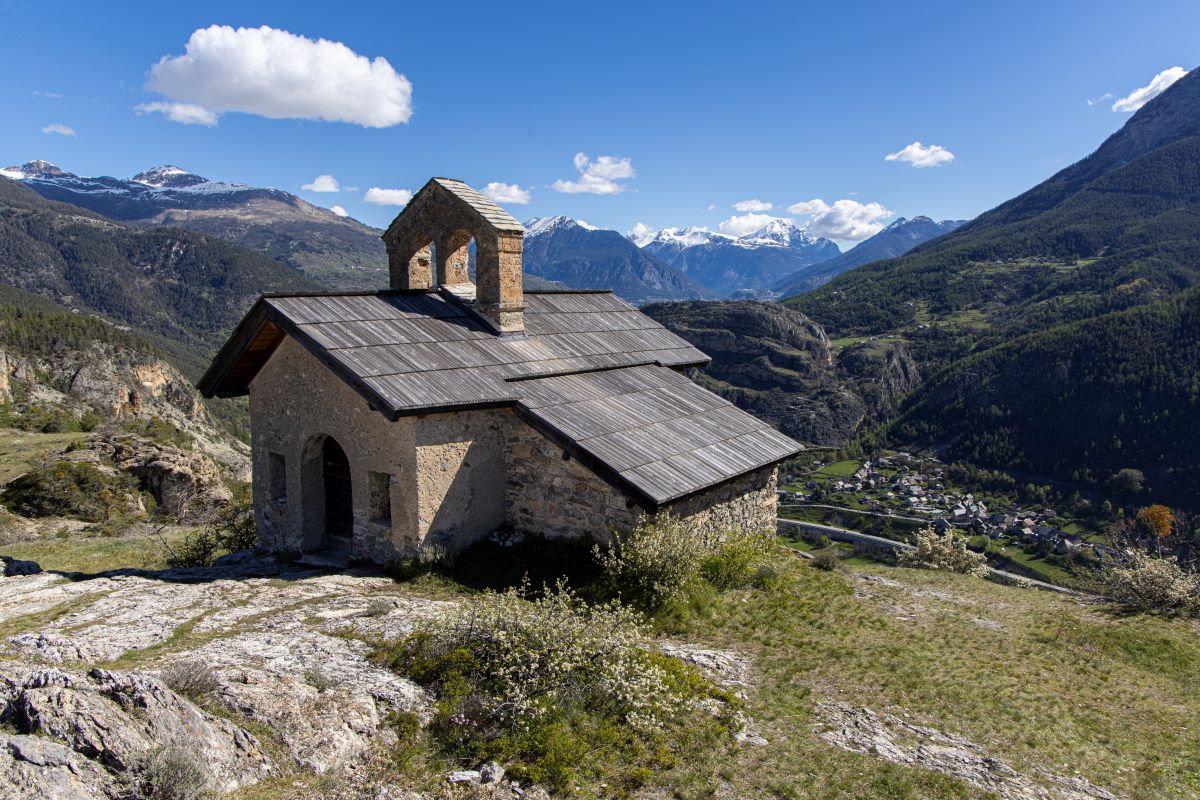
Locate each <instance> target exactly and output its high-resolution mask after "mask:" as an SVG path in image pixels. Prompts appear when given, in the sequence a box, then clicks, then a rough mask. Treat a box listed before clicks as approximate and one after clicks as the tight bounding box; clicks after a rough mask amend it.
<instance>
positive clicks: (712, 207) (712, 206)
mask: <svg viewBox="0 0 1200 800" xmlns="http://www.w3.org/2000/svg"><path fill="white" fill-rule="evenodd" d="M708 210H709V211H716V210H717V204H716V203H709V204H708Z"/></svg>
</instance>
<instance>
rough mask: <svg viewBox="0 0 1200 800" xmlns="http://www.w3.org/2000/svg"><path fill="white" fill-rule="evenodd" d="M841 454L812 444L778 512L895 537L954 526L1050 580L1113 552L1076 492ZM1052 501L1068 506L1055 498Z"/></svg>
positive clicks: (1017, 568)
mask: <svg viewBox="0 0 1200 800" xmlns="http://www.w3.org/2000/svg"><path fill="white" fill-rule="evenodd" d="M839 455H843V454H838V453H836V452H835V453H828V452H822V451H811V452H810V454H808V455H807V457H801V458H798V459H795V460H793V461H791V462H788V463H787V464H786V465H785V466H784V468H783V469H781V472H780V476H779V489H778V497H779V514H780V517H781V518H786V519H795V520H800V521H806V522H812V523H816V524H819V525H826V526H829V527H831V528H845V529H848V530H850V531H861V532H864V533H869V534H875V535H879V536H882V537H883V538H887V539H896V540H900V541H911V539H912V537H913V535H914V534H915V533H916V531H918V530H920V529H922V528H925V527H927V526H932V527H933V529H934V530H936V531H937V532H938V533H939V534H945V533H946V532H948V531H950V530H956V531H959V532H962V533H964V534H966V535H968V536H969V537H970V546H971V548H972V549H974V550H976V551H979V552H984V553H986V554H987V555H988V557H989V561H990V562H991V563H992V564H993V566H997V567H1000V568H1003V569H1005V570H1009V571H1013V572H1016V573H1018V574H1022V575H1025V576H1027V577H1031V578H1035V579H1039V580H1044V581H1047V582H1050V583H1056V584H1067V585H1073V584H1075V583H1076V577H1077V575H1076V573H1085V572H1087V571H1091V570H1093V569H1094V568H1095V567H1097V566H1099V565H1100V564H1102V563H1103V560H1104V559H1105V558H1109V559H1112V558H1114V557H1116V556H1117V555H1119V554H1117V553H1116V552H1115V551H1114V550H1113V549H1112V548H1111V547H1109V546H1106V544H1104V542H1105V541H1106V540H1105V538H1104V537H1103V535H1102V534H1101V532H1100V530H1099V529H1098V528H1099V526H1097V525H1096V524H1095V521H1094V520H1093V519H1090V518H1087V517H1084V516H1083V515H1079V517H1078V518H1076V517H1075V516H1073V515H1072V514H1071V513H1070V511H1067V508H1068V507H1070V508H1072V510H1074V509H1078V508H1079V507H1080V506H1084V507H1088V504H1087V502H1086V501H1082V502H1080V501H1079V499H1078V498H1073V499H1072V498H1061V497H1059V498H1057V499H1055V500H1050V499H1047V501H1046V502H1043V503H1040V504H1038V503H1032V502H1023V501H1022V499H1021V498H1018V497H1017V496H1015V494H1014V493H1010V492H996V491H989V490H980V489H978V488H973V487H972V488H969V487H967V486H964V485H961V483H960V481H959V480H956V476H952V473H953V472H954V470H953V469H952V468H951V467H950V466H949V465H947V464H945V463H943V462H942V461H940V460H939V459H938V458H937V457H935V456H933V455H930V454H913V453H910V452H906V451H903V450H894V451H886V452H883V453H879V454H877V455H874V456H873V457H870V458H839ZM1058 500H1063V501H1065V502H1066V504H1067V505H1064V506H1062V507H1061V508H1055V507H1053V506H1052V505H1051V503H1056V502H1057V501H1058ZM831 532H832V531H831ZM834 538H836V534H835V536H834Z"/></svg>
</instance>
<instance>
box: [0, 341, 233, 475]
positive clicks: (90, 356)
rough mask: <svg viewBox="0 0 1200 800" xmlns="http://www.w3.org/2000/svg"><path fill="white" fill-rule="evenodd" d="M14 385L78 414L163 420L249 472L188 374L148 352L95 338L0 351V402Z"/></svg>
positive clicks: (12, 393) (12, 391)
mask: <svg viewBox="0 0 1200 800" xmlns="http://www.w3.org/2000/svg"><path fill="white" fill-rule="evenodd" d="M18 389H19V390H20V391H21V392H22V393H23V394H25V395H27V396H28V397H29V398H30V399H31V400H34V401H37V402H40V403H43V404H47V405H52V406H58V407H61V408H63V409H64V410H66V411H68V412H69V413H73V414H75V415H76V416H79V415H81V414H83V413H84V412H85V411H89V410H90V411H94V412H96V413H98V414H99V415H100V416H101V417H103V418H105V419H112V420H117V421H138V422H146V421H151V420H161V421H164V422H166V423H168V424H169V425H171V426H172V427H174V428H176V429H177V430H180V431H182V432H184V433H186V434H188V435H189V436H190V437H191V438H192V439H193V441H194V442H195V446H196V449H197V450H199V451H200V452H201V453H203V454H205V455H207V456H208V457H209V458H211V459H213V460H214V461H216V462H217V463H219V464H222V465H223V466H225V467H226V468H227V469H228V470H229V471H230V473H231V474H233V475H234V476H235V477H237V478H238V479H239V480H245V479H247V478H248V477H249V474H250V449H249V447H247V446H246V445H245V444H243V443H242V442H240V441H238V440H236V439H234V438H233V437H232V436H230V435H229V434H227V433H225V432H223V431H221V430H220V429H219V428H218V426H217V423H216V421H215V420H214V419H213V418H212V416H211V415H210V414H209V413H208V409H207V408H206V407H205V406H204V404H203V402H202V401H201V399H200V395H199V393H198V392H197V391H196V389H195V387H194V386H192V383H191V381H189V380H188V379H187V378H185V377H184V376H183V375H182V374H181V373H180V372H179V371H178V370H177V369H175V368H174V367H173V366H171V365H170V364H168V363H167V362H165V361H163V360H162V359H160V358H158V357H157V356H154V355H152V354H150V353H145V352H141V351H138V350H132V349H129V348H126V347H118V346H115V345H112V344H107V343H104V342H99V341H94V342H92V344H91V345H90V346H88V347H86V348H82V349H68V350H62V351H56V352H53V353H51V354H48V355H47V354H40V355H39V354H24V353H16V352H11V351H9V352H5V351H0V401H3V402H12V401H13V400H14V397H15V394H16V392H17V390H18Z"/></svg>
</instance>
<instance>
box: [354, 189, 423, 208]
mask: <svg viewBox="0 0 1200 800" xmlns="http://www.w3.org/2000/svg"><path fill="white" fill-rule="evenodd" d="M409 200H412V192H410V191H409V190H408V189H381V188H380V187H378V186H372V187H371V188H370V189H367V193H366V194H364V195H363V202H365V203H372V204H374V205H377V206H406V205H408V201H409Z"/></svg>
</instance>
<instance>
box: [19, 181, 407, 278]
mask: <svg viewBox="0 0 1200 800" xmlns="http://www.w3.org/2000/svg"><path fill="white" fill-rule="evenodd" d="M0 176H3V177H6V178H9V179H11V180H16V181H20V182H21V183H22V184H23V185H25V186H27V187H28V188H30V189H32V190H34V191H35V192H37V193H38V194H40V195H42V196H43V197H45V198H46V199H48V200H58V201H60V202H64V203H70V204H72V205H75V206H79V207H81V208H86V209H88V210H90V211H95V212H96V213H98V214H102V215H104V216H105V217H108V218H109V219H114V220H117V221H119V222H125V223H128V224H129V225H132V226H136V227H142V228H150V227H172V228H186V229H189V230H194V231H199V232H201V233H207V234H210V235H212V236H215V237H217V238H220V239H224V240H226V241H230V242H235V243H237V244H241V245H244V246H246V247H248V248H250V249H252V250H256V251H258V252H260V253H263V254H264V255H267V256H270V257H271V258H274V259H276V260H278V261H282V262H284V263H285V264H288V265H290V266H292V267H295V268H296V269H297V270H299V271H300V272H303V273H304V274H305V275H307V276H308V277H310V278H312V279H314V280H316V281H319V282H320V283H321V284H323V285H325V286H328V287H330V288H332V289H347V290H355V289H377V288H380V287H383V286H386V285H387V281H388V273H387V251H386V250H385V248H384V245H383V242H382V241H381V240H380V238H379V234H380V233H381V231H379V230H377V229H375V228H372V227H370V226H367V225H364V224H362V223H361V222H359V221H358V220H355V219H352V218H350V217H347V216H342V215H339V214H336V213H334V212H333V211H330V210H329V209H327V208H321V207H319V206H315V205H313V204H311V203H309V202H306V201H305V200H302V199H301V198H299V197H297V196H295V195H293V194H289V193H288V192H284V191H280V190H278V189H266V188H258V187H253V186H247V185H245V184H241V183H227V182H224V181H210V180H208V179H207V178H203V177H201V176H199V175H195V174H193V173H191V172H188V171H187V170H184V169H181V168H179V167H175V166H171V165H164V166H159V167H155V168H153V169H150V170H147V171H145V172H141V173H139V174H137V175H134V176H133V177H132V178H128V179H125V178H110V177H98V178H87V177H81V176H79V175H74V174H72V173H70V172H65V171H63V170H62V169H59V168H58V167H56V166H55V165H54V164H51V163H49V162H47V161H30V162H28V163H26V164H22V165H20V166H13V167H6V168H4V169H0Z"/></svg>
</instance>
